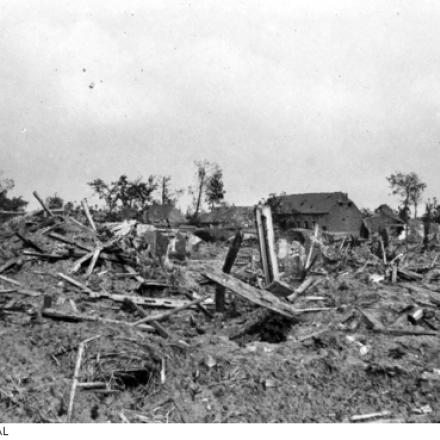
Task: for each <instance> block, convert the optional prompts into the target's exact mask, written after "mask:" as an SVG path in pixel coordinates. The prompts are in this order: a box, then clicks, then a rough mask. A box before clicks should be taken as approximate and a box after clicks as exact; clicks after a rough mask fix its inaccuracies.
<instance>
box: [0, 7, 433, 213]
mask: <svg viewBox="0 0 440 440" xmlns="http://www.w3.org/2000/svg"><path fill="white" fill-rule="evenodd" d="M439 23H440V4H439V3H438V1H417V2H416V1H396V0H389V1H387V2H383V1H367V0H361V1H356V0H350V1H343V0H338V1H336V0H335V1H329V0H322V1H318V0H315V1H313V2H310V1H309V0H305V1H293V0H289V1H278V2H277V1H273V0H270V1H269V0H267V1H257V0H249V1H245V0H232V1H229V0H222V1H215V2H214V1H209V0H198V1H181V2H180V1H166V0H158V1H155V0H139V1H129V0H118V1H116V0H105V1H104V0H102V1H93V0H87V1H78V0H76V1H71V0H69V1H64V0H52V1H49V0H46V1H41V0H39V1H27V2H25V1H20V0H1V1H0V87H1V97H2V99H1V102H0V169H1V170H3V171H4V174H5V175H7V176H8V177H12V178H14V180H15V182H16V188H15V190H14V194H23V195H24V196H25V198H26V199H28V200H30V199H32V196H31V193H32V190H34V189H36V190H37V191H38V192H39V193H40V194H42V195H44V196H47V195H49V194H52V193H54V192H55V191H56V192H58V193H59V194H60V195H61V196H63V197H64V198H65V199H69V200H79V199H80V198H82V197H84V196H87V197H89V196H90V195H91V193H90V189H89V188H88V187H87V185H86V182H87V181H90V180H91V179H93V178H95V177H102V178H103V179H104V180H111V179H115V178H116V177H117V176H119V175H120V174H122V173H126V174H128V175H129V176H130V177H133V178H134V177H137V176H147V175H149V174H170V175H172V176H173V180H174V184H175V186H177V187H187V186H188V185H189V184H190V183H191V181H192V178H193V173H194V169H193V165H192V162H193V161H194V160H196V159H202V158H206V159H209V160H212V161H216V162H218V163H219V164H220V165H221V166H222V168H223V170H224V177H225V184H226V190H227V198H228V201H230V202H233V203H236V204H252V203H255V202H256V201H258V200H259V199H260V198H262V197H264V196H266V195H267V194H269V193H271V192H280V191H286V192H288V193H294V192H307V191H337V190H342V191H345V192H348V193H349V195H350V196H351V198H352V199H353V200H354V201H355V202H356V203H357V204H358V205H359V206H369V207H375V206H377V205H378V204H379V203H381V202H383V201H385V202H387V201H392V200H393V199H392V198H391V197H389V190H388V188H387V182H386V180H385V176H387V175H388V174H390V173H391V172H393V171H398V170H401V171H415V172H417V173H419V174H420V176H421V177H422V178H423V179H424V180H425V181H426V182H427V184H428V192H427V195H431V196H432V195H437V196H440V170H439V169H440V26H439ZM91 85H93V87H90V86H91Z"/></svg>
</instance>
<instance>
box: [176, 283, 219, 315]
mask: <svg viewBox="0 0 440 440" xmlns="http://www.w3.org/2000/svg"><path fill="white" fill-rule="evenodd" d="M179 292H181V293H183V294H184V295H185V296H186V297H187V298H188V299H190V300H191V301H192V300H194V299H196V298H194V295H193V294H192V293H190V292H188V291H187V290H185V289H179ZM196 306H197V308H198V309H199V310H200V311H202V312H203V313H204V314H205V315H206V316H207V317H208V318H210V319H211V318H213V317H214V315H213V314H212V313H211V312H210V311H209V310H208V309H207V308H206V307H205V306H203V305H202V304H200V303H198V304H196Z"/></svg>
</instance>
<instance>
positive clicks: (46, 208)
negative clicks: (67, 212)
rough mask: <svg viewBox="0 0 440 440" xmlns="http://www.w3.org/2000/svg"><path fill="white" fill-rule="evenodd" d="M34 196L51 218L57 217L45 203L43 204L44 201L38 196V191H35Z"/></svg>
mask: <svg viewBox="0 0 440 440" xmlns="http://www.w3.org/2000/svg"><path fill="white" fill-rule="evenodd" d="M32 194H33V196H34V197H35V198H36V199H37V200H38V202H39V203H40V205H41V207H42V208H43V210H44V212H45V213H46V214H47V215H48V216H49V217H55V216H54V215H53V212H52V211H50V209H49V208H48V207H47V206H46V205H45V203H44V202H43V199H42V198H41V197H40V196H39V195H38V193H37V191H34V192H33V193H32Z"/></svg>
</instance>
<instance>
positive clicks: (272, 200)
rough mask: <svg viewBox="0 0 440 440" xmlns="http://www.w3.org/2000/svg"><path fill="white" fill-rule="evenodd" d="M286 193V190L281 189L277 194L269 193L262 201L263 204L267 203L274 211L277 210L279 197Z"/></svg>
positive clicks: (279, 203)
mask: <svg viewBox="0 0 440 440" xmlns="http://www.w3.org/2000/svg"><path fill="white" fill-rule="evenodd" d="M285 195H286V192H285V191H283V192H281V193H279V194H276V193H270V194H269V197H268V198H267V199H266V200H265V201H264V203H265V204H267V205H269V206H270V207H271V209H272V211H273V212H274V213H276V212H277V211H278V209H279V208H280V205H281V199H280V197H283V196H285Z"/></svg>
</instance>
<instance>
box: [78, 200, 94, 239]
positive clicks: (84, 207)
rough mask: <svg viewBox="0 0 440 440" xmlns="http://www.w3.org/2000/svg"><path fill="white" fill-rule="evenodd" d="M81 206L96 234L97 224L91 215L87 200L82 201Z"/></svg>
mask: <svg viewBox="0 0 440 440" xmlns="http://www.w3.org/2000/svg"><path fill="white" fill-rule="evenodd" d="M81 206H82V208H83V210H84V213H85V215H86V217H87V220H88V222H89V224H90V226H91V227H92V229H93V230H94V231H95V232H96V225H95V222H94V221H93V217H92V215H91V214H90V210H89V205H88V203H87V199H82V200H81Z"/></svg>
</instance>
